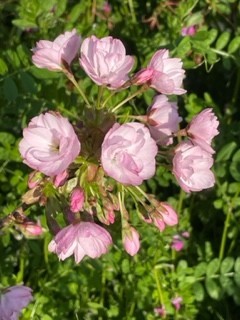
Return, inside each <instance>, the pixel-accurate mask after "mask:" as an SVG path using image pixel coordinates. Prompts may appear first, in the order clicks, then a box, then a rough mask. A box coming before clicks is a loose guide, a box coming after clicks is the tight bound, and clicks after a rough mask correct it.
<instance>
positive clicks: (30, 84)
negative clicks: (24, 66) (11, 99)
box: [20, 72, 37, 94]
mask: <svg viewBox="0 0 240 320" xmlns="http://www.w3.org/2000/svg"><path fill="white" fill-rule="evenodd" d="M20 79H21V82H22V86H23V88H24V89H25V91H26V92H28V93H33V94H34V93H36V92H37V85H36V83H35V81H34V79H33V77H32V76H31V75H30V74H28V73H26V72H21V73H20Z"/></svg>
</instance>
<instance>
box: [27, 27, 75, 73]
mask: <svg viewBox="0 0 240 320" xmlns="http://www.w3.org/2000/svg"><path fill="white" fill-rule="evenodd" d="M80 44H81V37H80V36H79V35H77V32H76V30H75V29H73V30H72V31H67V32H65V33H64V34H61V35H60V36H58V37H57V38H56V39H55V40H54V41H48V40H40V41H39V42H37V45H36V47H35V48H33V49H32V51H33V53H34V54H33V56H32V61H33V63H34V64H35V65H36V66H37V67H38V68H46V69H48V70H52V71H61V70H62V69H63V64H64V63H65V64H68V65H69V66H70V64H71V62H72V60H73V59H74V58H75V57H76V55H77V53H78V51H79V48H80Z"/></svg>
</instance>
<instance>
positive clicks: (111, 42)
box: [80, 36, 134, 89]
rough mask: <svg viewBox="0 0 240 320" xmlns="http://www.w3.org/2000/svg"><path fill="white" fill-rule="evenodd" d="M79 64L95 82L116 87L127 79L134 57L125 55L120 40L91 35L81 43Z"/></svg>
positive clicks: (111, 87) (110, 87) (112, 87)
mask: <svg viewBox="0 0 240 320" xmlns="http://www.w3.org/2000/svg"><path fill="white" fill-rule="evenodd" d="M80 64H81V66H82V67H83V69H84V71H85V72H86V73H87V74H88V76H89V77H90V78H91V79H92V80H93V81H94V82H95V83H96V84H98V85H104V86H107V87H109V89H117V88H119V87H121V86H122V85H123V84H124V83H125V82H126V81H127V80H128V79H129V77H128V73H129V72H130V70H131V69H132V67H133V65H134V58H133V57H131V56H128V55H126V50H125V47H124V45H123V43H122V42H121V41H120V40H118V39H114V38H112V37H105V38H102V39H98V38H97V37H95V36H91V37H89V38H87V39H85V40H84V41H83V43H82V46H81V58H80Z"/></svg>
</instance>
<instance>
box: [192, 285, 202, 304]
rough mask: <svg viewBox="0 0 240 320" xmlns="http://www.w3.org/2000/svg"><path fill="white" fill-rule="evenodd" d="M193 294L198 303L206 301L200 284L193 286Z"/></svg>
mask: <svg viewBox="0 0 240 320" xmlns="http://www.w3.org/2000/svg"><path fill="white" fill-rule="evenodd" d="M193 292H194V294H195V298H196V300H197V301H202V300H203V299H204V288H203V285H202V284H201V283H200V282H196V283H194V284H193Z"/></svg>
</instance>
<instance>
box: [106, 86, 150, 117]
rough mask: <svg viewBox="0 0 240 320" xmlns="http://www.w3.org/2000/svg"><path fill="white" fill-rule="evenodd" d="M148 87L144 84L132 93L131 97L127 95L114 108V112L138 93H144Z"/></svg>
mask: <svg viewBox="0 0 240 320" xmlns="http://www.w3.org/2000/svg"><path fill="white" fill-rule="evenodd" d="M147 88H148V87H145V86H142V87H141V88H140V89H139V90H137V91H136V92H134V93H133V94H132V95H130V96H129V97H127V98H126V99H124V100H123V101H122V102H120V103H119V104H117V105H116V106H115V107H114V108H113V109H112V112H115V111H117V110H118V109H119V108H120V107H121V106H122V105H124V104H125V103H126V102H128V101H129V100H131V99H133V98H134V97H136V96H137V95H139V94H141V93H143V92H144V91H145V90H146V89H147Z"/></svg>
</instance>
